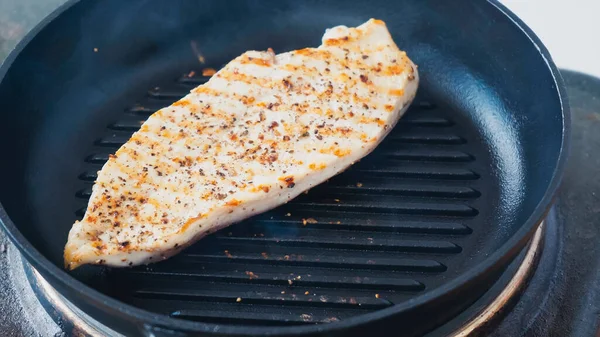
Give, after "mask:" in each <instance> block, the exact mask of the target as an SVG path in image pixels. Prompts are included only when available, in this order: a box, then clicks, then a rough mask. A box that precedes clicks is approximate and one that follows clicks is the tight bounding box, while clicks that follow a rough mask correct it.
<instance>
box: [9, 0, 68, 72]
mask: <svg viewBox="0 0 600 337" xmlns="http://www.w3.org/2000/svg"><path fill="white" fill-rule="evenodd" d="M64 2H65V0H19V1H16V0H6V1H0V63H2V62H3V61H4V59H5V58H6V56H8V53H9V52H10V51H11V50H12V49H13V48H14V46H15V45H16V44H17V43H18V42H19V41H20V40H21V38H22V37H23V36H24V35H25V34H27V32H28V31H30V30H31V28H33V27H34V26H35V25H36V24H37V23H38V22H40V21H41V20H42V19H43V18H44V17H45V16H46V15H48V14H49V13H50V12H52V11H53V10H55V9H56V8H57V7H58V6H59V5H60V4H62V3H64Z"/></svg>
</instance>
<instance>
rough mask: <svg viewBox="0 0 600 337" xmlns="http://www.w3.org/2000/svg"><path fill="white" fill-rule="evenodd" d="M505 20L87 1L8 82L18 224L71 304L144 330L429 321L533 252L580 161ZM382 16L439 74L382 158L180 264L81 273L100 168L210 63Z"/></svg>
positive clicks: (302, 5)
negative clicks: (78, 252) (536, 234)
mask: <svg viewBox="0 0 600 337" xmlns="http://www.w3.org/2000/svg"><path fill="white" fill-rule="evenodd" d="M503 11H504V9H502V8H499V5H498V4H495V3H488V2H483V1H461V2H446V1H419V2H415V1H394V2H384V1H371V2H358V1H345V2H333V1H329V2H328V1H296V2H291V1H231V2H226V1H204V2H201V3H199V2H193V1H169V2H163V1H126V2H125V1H102V2H81V3H79V2H76V1H72V2H69V3H68V4H67V5H65V6H64V7H63V8H61V9H59V10H58V11H57V12H56V13H54V14H53V15H52V16H51V18H49V19H48V20H47V21H46V22H44V23H43V24H42V25H41V26H40V27H38V28H37V29H36V30H34V32H33V33H32V34H30V35H29V36H28V38H26V39H25V41H24V42H23V43H22V44H21V45H20V46H19V47H18V50H17V51H16V52H14V53H13V54H12V55H11V57H9V59H8V61H7V62H6V63H5V64H4V66H3V68H2V70H1V71H0V78H2V76H3V78H2V81H1V82H0V108H1V109H0V125H1V127H0V150H1V153H2V154H3V161H2V165H1V166H0V186H1V188H0V201H1V203H2V206H3V211H2V212H1V214H0V215H1V219H2V223H3V225H4V227H5V228H6V230H7V231H8V233H9V234H10V236H11V238H12V239H13V240H14V241H15V243H16V244H17V246H18V247H19V248H20V249H21V250H22V251H23V253H24V255H25V257H26V258H27V259H28V260H29V261H30V262H31V263H33V265H34V266H35V267H36V268H37V269H38V270H39V271H40V272H41V273H42V274H43V275H44V276H45V277H46V278H48V280H49V281H50V282H51V283H52V284H53V285H54V286H55V287H56V288H57V289H59V290H60V291H61V292H62V293H63V294H64V295H65V296H66V297H67V298H68V299H70V300H71V301H73V302H74V303H75V304H77V305H79V306H80V307H81V308H82V309H83V310H84V311H86V312H88V313H89V314H91V315H92V316H94V317H95V318H97V319H98V320H100V321H102V322H103V323H105V324H108V325H110V326H112V327H113V328H115V329H118V330H120V331H123V332H126V333H129V334H132V333H139V332H140V331H143V332H145V333H149V331H152V333H155V334H161V333H164V332H165V331H172V330H179V331H184V332H187V333H196V332H203V333H207V334H208V333H214V334H228V335H248V334H264V333H270V334H280V335H290V334H321V333H322V334H334V333H339V334H343V333H346V334H356V335H361V334H364V333H365V331H369V333H370V334H375V335H378V334H383V333H384V332H386V331H387V332H389V331H396V332H398V333H399V334H406V335H410V334H418V333H422V332H424V331H427V330H430V329H432V328H434V327H435V326H436V325H439V324H440V323H443V322H444V321H445V320H446V319H448V318H449V317H451V316H452V315H454V314H455V313H456V312H458V311H460V310H462V309H463V308H464V307H465V306H467V305H469V304H470V303H472V302H473V301H474V300H475V299H476V298H477V297H478V296H479V295H480V294H481V293H482V292H483V291H484V290H485V289H486V287H487V286H488V285H489V284H490V283H491V282H492V281H493V280H494V279H495V277H496V276H497V275H498V273H500V272H501V271H502V270H503V268H504V267H505V266H506V264H507V263H508V262H510V260H511V259H512V257H514V256H515V254H516V253H517V252H518V251H519V250H520V249H521V248H522V247H523V245H524V244H525V243H526V241H527V239H528V237H529V236H530V234H531V233H532V231H533V229H534V228H535V227H536V226H537V224H538V223H539V221H540V219H541V218H542V217H543V214H544V212H545V211H546V210H547V208H548V207H549V205H550V201H551V199H550V198H551V196H552V195H553V193H554V190H555V188H556V186H557V184H558V176H559V172H560V171H561V169H562V165H563V162H564V157H565V146H566V145H565V142H566V139H567V131H566V130H567V127H568V125H567V124H568V117H566V114H567V113H568V109H567V107H566V103H565V102H564V101H563V99H564V96H561V94H562V90H563V89H562V84H561V81H560V79H559V78H557V77H558V75H557V71H556V69H555V67H554V66H553V65H552V63H551V61H550V59H549V56H548V55H547V53H546V51H545V49H544V48H543V46H541V44H539V41H537V39H536V38H535V37H533V36H532V35H531V34H530V33H529V34H528V31H527V30H525V31H524V30H523V29H525V28H522V27H520V26H519V25H520V23H519V22H518V20H517V19H516V18H514V17H511V16H510V15H507V14H505V13H503ZM370 17H376V18H379V19H382V20H384V21H386V23H387V25H388V28H389V29H390V31H391V33H392V35H393V36H394V38H395V40H396V42H397V44H398V45H399V46H400V48H401V49H404V50H406V51H407V52H408V55H409V56H410V57H411V58H412V59H413V60H414V61H415V63H417V64H418V65H419V70H420V74H421V87H420V89H419V90H420V91H419V97H418V98H417V100H416V102H415V103H414V104H413V107H412V108H411V109H410V111H409V112H408V113H407V114H406V116H405V117H404V118H403V119H402V121H401V122H400V124H399V125H398V126H397V127H396V128H395V129H394V130H393V132H392V133H391V134H390V136H389V137H388V139H386V140H385V141H384V143H382V144H381V146H380V147H379V148H378V149H377V150H376V151H375V152H373V154H371V155H370V156H368V157H367V158H365V159H364V160H362V161H361V162H360V163H359V164H357V165H355V166H354V167H352V168H351V169H350V170H348V171H346V172H344V173H343V174H341V175H339V176H337V177H335V178H333V179H331V180H330V181H329V182H328V183H326V184H324V185H322V186H319V187H317V188H314V189H313V190H311V191H310V192H309V193H308V194H307V195H302V196H300V197H298V198H297V199H296V200H294V201H293V202H291V203H289V204H287V205H285V206H282V207H279V208H277V209H275V210H273V211H271V212H269V213H266V214H263V215H260V216H257V217H255V218H254V219H251V220H248V221H245V222H243V223H240V224H237V225H234V226H232V227H230V228H226V229H225V230H223V231H221V232H218V233H215V234H214V235H212V236H210V237H208V238H206V239H203V240H202V241H200V242H199V243H198V244H196V245H194V246H193V247H191V248H190V249H188V250H186V251H184V252H183V253H182V254H180V255H179V256H177V257H175V258H173V259H170V260H168V261H164V262H161V263H158V264H155V265H151V266H148V267H137V268H132V269H108V268H103V267H84V268H81V269H80V270H77V271H76V272H73V273H67V272H65V271H62V252H63V247H64V244H65V242H66V238H67V233H68V230H69V229H70V227H71V224H72V223H73V221H75V220H76V219H78V218H79V217H81V215H82V213H81V209H82V208H83V207H85V205H86V200H87V198H88V197H89V191H90V187H91V184H92V183H93V180H94V179H95V174H96V171H97V170H99V169H100V168H101V166H102V163H103V162H104V161H105V160H106V158H107V156H108V154H109V153H114V152H115V151H116V149H117V148H118V147H119V146H120V145H121V144H122V143H123V142H125V141H126V140H127V139H128V137H129V135H131V133H132V132H134V131H135V130H136V129H137V128H138V127H139V125H140V123H142V122H143V121H144V120H145V118H146V117H147V116H148V115H149V114H151V113H152V112H154V111H156V110H157V109H158V108H160V107H163V106H166V105H169V104H170V103H172V102H173V101H175V100H176V99H178V98H180V97H181V96H183V95H184V94H185V93H187V92H188V91H189V90H190V89H192V88H193V87H195V86H196V85H199V84H201V83H203V82H204V81H206V79H207V78H206V77H203V76H202V75H201V73H202V69H203V68H207V67H213V68H217V69H218V68H219V67H220V66H221V65H222V64H224V63H226V62H227V61H228V60H230V59H232V58H233V57H235V56H237V55H238V54H240V53H241V52H243V51H245V50H248V49H259V50H260V49H266V48H268V47H272V48H273V49H275V51H277V52H282V51H287V50H292V49H298V48H303V47H307V46H317V45H318V44H319V43H320V37H321V35H322V34H323V32H324V30H325V29H326V28H328V27H332V26H336V25H339V24H345V25H348V26H353V25H358V24H360V23H362V22H364V21H366V20H367V19H369V18H370ZM515 20H517V21H515ZM140 309H141V310H140ZM156 327H160V328H156ZM350 327H352V328H353V329H348V328H350ZM390 329H394V330H390Z"/></svg>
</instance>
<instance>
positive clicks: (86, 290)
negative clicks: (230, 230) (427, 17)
mask: <svg viewBox="0 0 600 337" xmlns="http://www.w3.org/2000/svg"><path fill="white" fill-rule="evenodd" d="M80 1H81V0H68V1H67V2H65V3H64V4H62V5H61V6H59V7H58V8H57V9H56V10H54V11H53V12H52V13H50V14H49V15H48V16H47V17H45V18H44V19H43V20H42V21H41V22H40V23H39V24H38V25H36V26H35V27H34V28H33V29H32V30H31V31H29V33H27V34H26V35H25V37H24V38H23V39H22V40H21V41H20V42H19V43H18V44H17V45H16V47H15V48H14V49H13V50H12V51H11V53H10V54H9V55H8V57H7V58H6V59H5V61H4V62H3V63H2V65H1V66H0V81H2V79H3V78H4V77H5V75H6V73H7V72H8V69H9V68H10V66H11V65H12V63H13V62H14V61H15V60H16V58H17V57H18V55H19V54H20V53H21V51H22V50H23V49H24V48H25V47H26V46H27V45H28V44H29V42H31V40H33V38H34V37H35V36H37V34H38V33H39V32H40V31H41V30H42V29H43V28H45V27H46V26H47V25H48V24H49V23H51V22H52V21H54V20H55V19H56V18H57V17H58V16H59V15H60V14H62V13H63V12H65V11H66V10H68V9H69V8H71V7H72V6H74V5H75V4H77V3H79V2H80ZM487 2H488V4H490V5H491V6H493V7H495V9H496V10H498V11H499V12H501V13H502V14H503V15H504V16H506V17H507V18H508V19H509V20H510V21H511V22H512V23H513V24H514V25H515V26H516V28H518V29H519V30H520V31H521V33H522V34H524V35H525V36H526V37H527V38H528V39H529V41H530V42H531V43H532V44H533V46H534V47H535V48H536V49H537V50H538V51H539V53H540V56H541V57H542V58H543V60H544V62H545V63H546V66H547V67H548V70H549V71H550V75H551V76H552V79H553V81H554V85H555V86H556V91H557V95H558V99H559V101H560V105H561V110H562V111H561V112H562V117H563V121H562V122H563V128H562V139H561V147H560V152H559V154H558V159H557V164H556V168H555V169H554V171H553V172H552V178H551V180H550V182H549V183H548V187H547V189H546V191H545V192H544V195H543V197H542V198H541V199H540V200H539V201H538V203H537V205H536V207H535V208H534V210H533V212H532V213H531V215H530V216H529V218H528V219H527V220H526V221H525V222H524V223H523V224H522V226H521V227H520V228H519V229H518V230H517V232H516V233H515V234H513V236H512V237H511V238H509V239H508V240H507V241H506V242H505V243H504V244H503V245H502V246H501V247H500V248H498V249H497V250H496V251H495V252H494V253H492V254H490V255H489V256H488V257H486V258H485V259H484V260H483V261H481V262H480V263H478V264H476V265H474V266H472V267H471V268H470V269H468V270H466V271H465V272H464V273H462V274H461V275H460V276H458V277H456V278H455V279H453V280H451V281H450V282H448V283H446V284H444V285H442V286H440V287H439V288H436V289H433V290H431V291H429V292H427V293H424V294H421V295H418V296H416V297H415V298H413V299H412V300H411V301H409V302H410V303H407V302H403V303H400V304H396V305H394V306H391V307H389V308H385V309H381V310H377V311H373V312H370V313H366V314H362V315H358V316H354V317H350V318H347V319H344V320H341V321H338V322H331V323H328V324H324V325H306V326H293V327H252V326H227V325H221V324H214V323H201V322H193V321H187V320H182V319H177V318H172V317H169V316H167V315H162V314H157V313H153V312H150V311H147V310H144V309H141V308H137V307H134V306H132V305H129V304H126V303H124V302H121V301H119V300H117V299H114V298H112V297H110V296H108V295H105V294H103V293H101V292H99V291H97V290H95V289H93V288H91V287H89V286H87V285H85V284H84V283H82V282H81V281H79V280H77V279H75V278H74V277H72V276H71V275H69V274H68V273H67V272H66V271H64V270H63V269H61V268H59V267H57V266H56V265H54V264H53V263H52V262H50V260H48V259H47V258H46V257H45V256H44V255H43V254H41V253H40V252H39V251H38V250H37V249H36V248H35V247H34V246H33V245H32V244H31V243H30V242H29V241H28V240H27V239H26V238H25V236H24V235H23V234H22V233H21V232H20V230H19V229H18V228H17V227H16V226H15V224H14V223H13V222H12V220H11V219H10V217H9V216H8V214H7V213H6V211H5V209H4V207H3V206H2V204H1V203H0V225H1V227H2V228H3V230H4V231H5V233H7V236H8V237H9V238H10V240H11V242H12V243H13V244H14V245H15V246H16V247H17V248H18V249H19V251H20V252H21V254H23V255H24V256H25V257H27V260H28V262H30V263H31V264H32V265H33V266H34V268H35V269H37V270H39V271H40V272H42V274H45V275H49V276H51V277H52V278H54V279H55V280H56V281H57V282H58V283H59V284H60V285H61V286H63V287H67V288H69V289H71V290H73V291H74V292H75V293H76V294H77V296H80V297H81V298H82V299H84V300H86V301H88V302H89V303H93V304H94V305H95V306H97V307H98V308H100V309H101V310H103V311H106V312H113V313H116V314H120V315H125V316H133V317H134V318H135V320H137V321H138V322H152V324H153V325H155V326H163V327H166V328H169V329H173V330H178V331H188V332H195V333H198V332H202V333H214V334H235V335H239V336H249V335H256V334H262V335H282V336H291V335H300V334H306V333H318V332H325V331H329V332H333V331H335V330H342V329H348V328H353V327H357V326H360V325H363V324H365V323H367V322H374V321H375V322H376V321H378V320H381V319H384V318H386V317H388V316H394V315H398V314H402V313H403V312H406V311H407V310H408V309H414V308H416V307H419V306H423V305H426V304H427V303H429V302H432V301H435V300H437V299H440V298H442V297H443V296H444V295H445V294H447V293H451V292H455V291H457V290H458V289H460V288H461V287H462V286H464V285H465V284H469V283H471V282H473V281H474V280H476V279H477V278H480V277H482V276H483V275H484V274H486V273H489V272H490V271H491V270H493V269H494V268H495V266H496V265H497V264H498V263H501V262H502V261H504V262H506V261H509V260H512V258H513V257H514V256H516V254H517V253H518V252H520V251H521V250H522V249H523V248H524V247H525V245H526V243H527V242H528V240H529V239H530V238H531V236H532V235H533V233H534V232H535V230H536V229H537V228H538V225H539V224H540V222H541V221H542V220H543V218H544V217H545V216H546V214H547V212H548V211H549V209H550V208H551V207H552V205H553V203H554V202H553V200H554V198H555V196H556V192H557V189H558V187H559V186H560V183H561V181H562V177H563V175H564V168H565V165H566V162H567V158H568V156H569V152H570V138H571V113H570V106H569V102H568V97H567V93H566V88H565V85H564V81H563V78H562V76H561V74H560V72H559V70H558V68H557V66H556V65H555V63H554V62H553V60H552V57H551V56H550V53H549V51H548V50H547V49H546V47H545V46H544V45H543V44H542V42H541V40H540V39H539V38H538V37H537V36H536V35H535V33H534V32H533V31H532V30H531V29H530V28H529V27H527V26H526V25H525V23H524V22H523V21H522V20H520V19H519V18H518V17H517V16H516V15H515V14H514V13H512V12H511V11H510V10H509V9H508V8H506V7H505V6H504V5H503V4H501V3H500V2H499V1H498V0H487ZM139 328H146V329H149V327H147V326H145V324H144V325H143V326H142V325H140V326H139Z"/></svg>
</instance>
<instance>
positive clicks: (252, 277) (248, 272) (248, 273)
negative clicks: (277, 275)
mask: <svg viewBox="0 0 600 337" xmlns="http://www.w3.org/2000/svg"><path fill="white" fill-rule="evenodd" d="M246 275H248V277H249V278H250V279H251V280H254V279H257V278H258V275H256V274H254V273H253V272H251V271H247V272H246Z"/></svg>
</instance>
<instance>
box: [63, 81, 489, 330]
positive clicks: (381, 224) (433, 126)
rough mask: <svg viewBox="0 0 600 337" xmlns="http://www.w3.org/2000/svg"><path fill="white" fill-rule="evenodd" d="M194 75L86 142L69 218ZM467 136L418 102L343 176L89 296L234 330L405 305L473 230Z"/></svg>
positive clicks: (481, 181) (461, 255) (478, 181)
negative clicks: (103, 171) (118, 154)
mask: <svg viewBox="0 0 600 337" xmlns="http://www.w3.org/2000/svg"><path fill="white" fill-rule="evenodd" d="M197 73H201V71H200V70H199V69H197V70H196V71H192V72H190V73H188V74H184V75H182V76H181V77H180V78H178V79H177V80H176V81H174V83H169V82H167V83H163V85H159V86H155V87H152V88H151V89H150V90H149V91H148V93H147V95H146V97H144V98H143V99H141V100H140V99H137V100H136V98H137V97H132V98H131V103H130V105H128V106H127V107H124V109H123V110H124V112H123V113H122V114H121V115H120V116H119V117H118V119H117V120H115V121H113V122H111V123H110V124H109V125H108V126H107V128H106V129H105V130H104V132H103V133H102V134H99V135H98V137H97V139H96V141H95V142H94V143H93V144H90V151H89V154H88V155H87V156H86V157H85V158H82V160H83V162H84V163H85V164H84V170H83V171H82V172H81V174H80V175H79V176H78V177H77V178H78V179H79V180H80V182H79V189H78V190H77V191H76V192H75V193H73V195H74V197H75V198H77V199H78V202H79V204H80V206H81V208H80V209H78V210H77V211H76V212H75V213H76V215H77V216H78V217H79V218H80V217H82V216H83V213H84V211H85V207H86V205H87V200H88V198H89V197H90V194H91V187H92V183H93V181H94V180H95V179H96V177H97V173H96V172H97V171H98V170H99V169H100V167H101V166H102V164H104V162H105V161H106V160H107V159H108V155H109V154H110V153H114V152H115V151H116V150H117V149H118V148H119V147H120V146H121V145H122V144H123V143H124V142H126V141H127V140H128V139H129V137H130V136H131V134H132V133H133V132H135V131H137V130H138V129H139V127H140V125H141V124H142V123H143V122H144V121H145V120H146V118H147V117H148V116H149V115H150V114H152V113H154V112H155V111H156V110H157V109H159V108H160V107H162V106H167V105H169V104H171V103H173V102H174V101H176V100H178V99H180V98H181V97H183V96H184V95H185V94H186V93H187V92H188V91H189V90H190V89H191V88H193V87H195V86H197V85H199V84H203V83H205V82H206V81H207V79H208V77H204V76H201V75H196V74H197ZM472 128H473V127H472V126H470V125H468V124H463V123H459V122H458V121H457V120H456V118H455V116H453V112H452V111H451V110H449V109H448V108H443V107H441V106H440V105H439V104H438V103H437V102H436V101H435V99H434V98H433V97H423V96H422V95H420V96H419V98H418V99H417V100H416V101H415V102H414V103H413V105H412V107H411V108H410V110H409V111H408V112H407V113H406V115H405V116H404V117H403V118H402V119H401V120H400V122H399V125H398V126H397V127H396V128H395V129H394V130H393V131H392V132H391V134H390V135H389V136H388V137H387V138H386V140H385V141H384V142H383V143H382V144H381V145H380V146H379V147H378V148H377V149H376V150H375V151H374V152H373V153H372V154H370V155H369V156H368V157H366V158H365V159H363V160H362V161H360V162H359V163H358V164H356V165H354V166H353V167H352V168H351V169H349V170H347V171H346V172H344V173H342V174H340V175H338V176H336V177H334V178H332V179H330V181H328V182H327V183H325V184H323V185H321V186H318V187H316V188H313V189H312V190H310V191H309V192H308V193H307V194H302V195H301V196H299V197H298V198H296V199H295V200H293V201H292V202H290V203H288V204H286V205H283V206H281V207H278V208H276V209H274V210H272V211H270V212H267V213H265V214H261V215H258V216H256V217H254V218H252V219H249V220H247V221H244V222H242V223H239V224H236V225H234V226H231V227H229V228H225V229H224V230H221V231H219V232H217V233H215V234H213V235H211V236H209V237H206V238H204V239H202V240H201V241H200V242H199V243H197V244H196V245H194V246H192V247H191V248H189V249H187V250H185V251H184V252H183V253H181V254H179V255H178V256H176V257H174V258H171V259H170V260H167V261H164V262H160V263H158V264H154V265H149V266H145V267H136V268H132V269H107V270H106V271H105V273H106V274H105V277H104V278H103V282H102V283H100V284H95V285H94V286H95V287H96V288H98V289H100V290H102V291H105V292H107V293H109V294H110V295H111V296H113V297H115V298H117V299H119V300H122V301H124V302H126V303H129V304H132V305H134V306H137V307H140V308H143V309H147V310H149V311H153V312H156V313H160V314H165V315H170V316H173V317H177V318H181V319H187V320H195V321H201V322H211V323H224V324H243V325H298V324H318V323H326V322H333V321H338V320H342V319H344V318H347V317H350V316H355V315H360V314H363V313H366V312H370V311H374V310H378V309H382V308H386V307H389V306H392V305H394V304H395V303H399V302H403V301H407V300H410V299H411V298H412V297H414V296H415V295H417V294H421V293H423V292H425V291H428V290H431V289H434V288H435V287H437V286H439V285H441V284H443V283H444V281H445V280H446V279H447V278H448V277H452V276H455V275H457V274H458V273H460V272H461V271H462V270H463V269H464V267H465V264H463V262H464V260H465V259H468V258H469V254H470V252H469V251H470V250H472V248H471V247H476V246H477V240H480V239H481V236H482V235H484V232H485V231H486V228H485V226H486V224H485V223H482V219H484V217H482V216H479V213H480V212H486V207H485V204H486V203H487V202H489V200H490V199H491V198H492V196H493V195H494V193H496V191H495V190H494V187H493V186H494V185H495V182H494V181H490V180H492V179H493V178H492V177H490V176H486V175H485V170H484V169H483V167H485V165H487V164H488V163H487V160H486V156H485V152H486V149H485V148H484V146H483V144H482V143H478V142H476V141H473V140H472V139H473V138H474V137H475V136H476V134H475V133H474V130H473V129H472ZM482 174H483V176H482ZM75 178H76V177H74V179H75ZM487 208H488V209H489V208H490V207H489V206H488V207H487ZM94 268H98V267H94Z"/></svg>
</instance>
